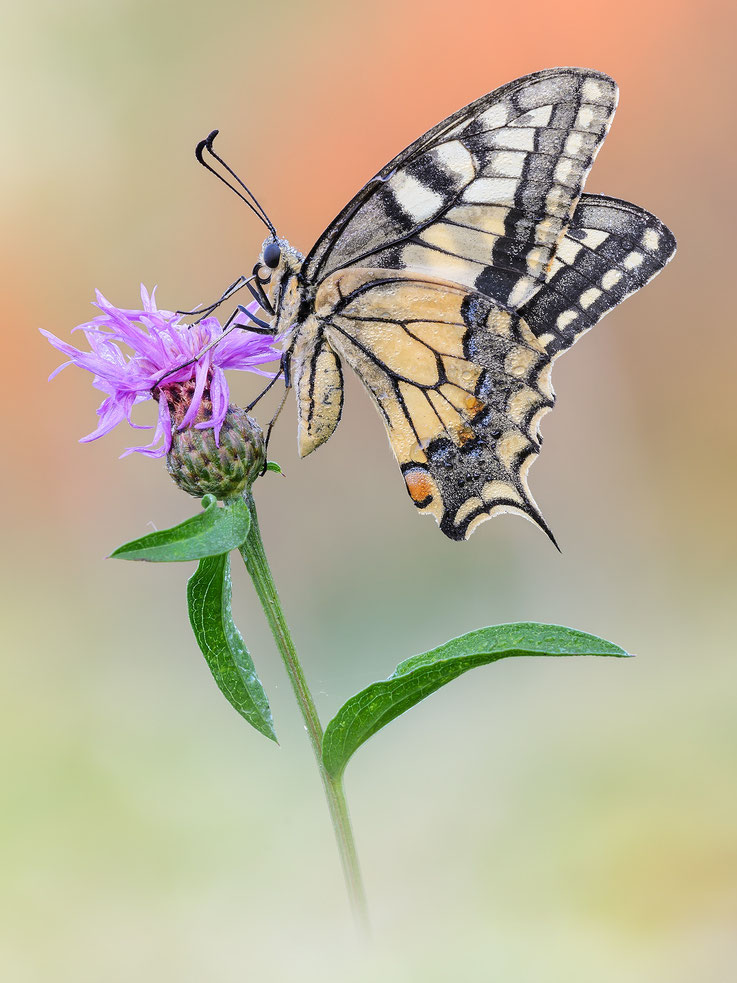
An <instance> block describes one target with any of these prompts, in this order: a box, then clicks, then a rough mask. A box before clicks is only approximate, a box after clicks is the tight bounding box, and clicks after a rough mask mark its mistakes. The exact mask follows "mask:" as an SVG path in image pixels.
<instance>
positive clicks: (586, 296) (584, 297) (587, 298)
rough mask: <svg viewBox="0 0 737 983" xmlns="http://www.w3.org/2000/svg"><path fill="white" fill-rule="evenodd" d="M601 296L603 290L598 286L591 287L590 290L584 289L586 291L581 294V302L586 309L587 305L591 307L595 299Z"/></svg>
mask: <svg viewBox="0 0 737 983" xmlns="http://www.w3.org/2000/svg"><path fill="white" fill-rule="evenodd" d="M599 297H601V290H599V288H598V287H589V289H588V290H584V292H583V293H582V294H581V299H580V300H579V304H580V305H581V307H583V308H584V309H585V308H587V307H591V305H592V304H593V303H594V301H595V300H598V299H599Z"/></svg>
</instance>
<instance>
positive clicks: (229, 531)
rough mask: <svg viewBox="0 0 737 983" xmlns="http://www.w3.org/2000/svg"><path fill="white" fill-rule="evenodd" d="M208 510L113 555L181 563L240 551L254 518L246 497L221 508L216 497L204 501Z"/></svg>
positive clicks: (112, 555) (117, 557)
mask: <svg viewBox="0 0 737 983" xmlns="http://www.w3.org/2000/svg"><path fill="white" fill-rule="evenodd" d="M202 505H203V508H204V511H202V512H200V513H198V514H197V515H193V516H192V518H190V519H185V521H184V522H180V524H179V525H178V526H173V527H172V528H171V529H161V530H158V531H157V532H152V533H149V534H148V535H147V536H142V537H141V538H140V539H134V540H132V541H131V542H130V543H125V544H124V545H123V546H119V547H118V548H117V549H116V550H115V551H114V552H113V553H111V554H110V556H111V557H114V558H115V559H118V560H148V561H149V562H150V563H181V562H184V561H187V560H201V559H202V558H203V557H206V556H219V555H220V554H221V553H228V552H229V551H230V550H233V549H238V547H239V546H241V545H242V544H243V543H244V542H245V541H246V537H247V536H248V530H249V529H250V528H251V515H250V513H249V511H248V506H247V505H246V503H245V501H244V500H243V499H242V498H236V499H234V500H233V501H231V502H228V503H227V504H226V505H223V506H222V507H220V506H219V505H218V503H217V500H216V499H215V498H214V496H212V495H206V496H205V497H204V498H203V499H202Z"/></svg>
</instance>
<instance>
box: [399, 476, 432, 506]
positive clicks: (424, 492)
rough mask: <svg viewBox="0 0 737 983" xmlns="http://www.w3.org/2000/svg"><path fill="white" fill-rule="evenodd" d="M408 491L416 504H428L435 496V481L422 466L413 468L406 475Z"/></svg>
mask: <svg viewBox="0 0 737 983" xmlns="http://www.w3.org/2000/svg"><path fill="white" fill-rule="evenodd" d="M404 480H405V482H406V484H407V491H408V492H409V495H410V498H411V499H412V501H413V502H414V503H415V505H428V504H429V503H430V502H431V501H432V497H433V483H432V479H431V478H430V475H429V474H428V473H427V472H426V471H423V470H422V469H421V468H413V469H412V470H411V471H407V472H406V473H405V475H404Z"/></svg>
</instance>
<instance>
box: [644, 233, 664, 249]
mask: <svg viewBox="0 0 737 983" xmlns="http://www.w3.org/2000/svg"><path fill="white" fill-rule="evenodd" d="M642 244H643V246H644V247H645V249H649V250H651V251H654V250H656V249H657V248H658V246H659V245H660V235H659V233H658V232H656V231H655V229H645V232H644V234H643V236H642Z"/></svg>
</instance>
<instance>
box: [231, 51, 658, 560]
mask: <svg viewBox="0 0 737 983" xmlns="http://www.w3.org/2000/svg"><path fill="white" fill-rule="evenodd" d="M616 105H617V86H616V84H615V82H614V81H613V80H612V79H611V78H609V77H608V76H607V75H604V74H602V73H600V72H596V71H592V70H588V69H583V68H553V69H548V70H544V71H540V72H535V73H533V74H532V75H527V76H525V77H524V78H520V79H517V80H516V81H514V82H510V83H508V84H507V85H504V86H502V87H501V88H499V89H496V90H495V91H493V92H491V93H489V94H488V95H485V96H482V97H481V98H480V99H477V100H476V101H475V102H472V103H471V104H470V105H468V106H466V107H465V108H463V109H460V110H459V111H458V112H456V113H454V114H453V115H452V116H449V117H448V118H447V119H445V120H443V121H442V122H441V123H438V125H437V126H435V127H433V128H432V129H431V130H429V131H428V132H427V133H425V134H424V136H421V137H420V138H419V139H418V140H415V142H414V143H412V144H410V146H409V147H407V148H406V149H405V150H403V151H402V152H401V153H400V154H399V155H398V156H397V157H395V158H394V159H393V160H391V161H390V162H389V163H388V164H387V165H386V166H385V167H384V168H382V169H381V170H380V171H379V173H378V174H377V175H376V176H375V177H374V178H372V179H371V180H370V181H369V182H368V183H367V184H366V185H364V187H363V188H361V190H360V191H359V192H358V194H357V195H356V196H355V197H354V198H353V199H352V200H351V201H350V202H349V203H348V204H347V205H346V206H345V208H344V209H343V210H342V211H341V212H340V214H339V215H338V216H337V217H336V218H335V219H334V220H333V222H331V224H330V225H329V226H328V228H327V229H326V230H325V232H323V234H322V235H321V236H320V237H319V239H318V240H317V242H316V243H315V245H314V246H313V247H312V249H311V250H310V251H309V253H308V254H307V256H306V257H304V256H302V255H301V254H300V253H299V252H298V251H297V250H295V249H294V248H293V247H292V246H291V245H290V244H289V243H288V242H287V240H286V239H283V238H280V237H279V236H277V234H276V231H275V229H274V228H273V226H272V225H271V223H270V221H269V220H268V218H267V220H266V221H267V224H268V226H269V228H270V232H271V234H270V235H269V237H268V238H267V239H266V241H265V242H264V245H263V248H262V252H261V256H260V260H259V264H257V266H256V267H255V270H258V269H259V268H260V269H262V270H263V271H265V272H266V274H267V276H266V277H264V278H263V279H262V280H261V281H260V282H262V283H264V290H265V297H264V304H265V306H266V307H267V309H268V310H269V311H270V313H272V314H273V319H272V321H271V322H270V327H271V330H273V331H275V332H276V333H277V334H278V335H280V336H283V337H284V339H285V343H284V358H283V363H282V364H283V367H284V370H285V381H286V382H287V385H288V386H290V385H291V386H292V387H293V388H294V391H295V394H296V399H297V415H298V431H297V439H298V448H299V454H300V456H305V455H307V454H311V453H312V451H314V450H315V449H316V448H317V447H319V446H320V445H321V444H323V443H325V441H326V440H328V438H329V437H330V436H331V434H332V433H333V432H334V430H335V428H336V427H337V425H338V422H339V421H340V416H341V410H342V406H343V365H344V364H345V365H348V366H350V368H351V369H353V371H354V372H355V373H356V374H357V375H358V377H359V379H360V380H361V382H362V383H363V385H364V386H365V387H366V389H367V390H368V392H369V394H370V395H371V397H372V399H373V402H374V404H375V406H376V408H377V409H378V411H379V414H380V416H381V418H382V420H383V421H384V425H385V427H386V430H387V433H388V436H389V441H390V443H391V446H392V449H393V451H394V454H395V456H396V459H397V462H398V464H399V467H400V469H401V472H402V475H403V478H404V482H405V485H406V488H407V491H408V492H409V495H410V498H411V499H412V501H413V502H414V504H415V506H416V507H417V509H418V510H419V512H420V513H421V514H423V515H432V516H434V517H435V519H436V521H437V522H438V524H439V526H440V529H441V530H442V532H443V533H444V534H445V535H446V536H448V537H449V538H450V539H453V540H464V539H468V538H469V536H470V535H471V533H472V532H473V531H474V529H475V528H476V527H477V526H478V525H479V524H480V523H481V522H483V521H484V520H486V519H488V518H490V517H491V516H494V515H498V514H499V513H503V512H512V513H518V514H521V515H523V516H525V517H526V518H528V519H531V520H532V521H533V522H535V523H537V524H538V525H539V526H540V527H541V528H542V529H543V530H544V531H545V532H546V533H547V534H548V535H549V536H550V538H551V539H552V540H553V542H555V540H554V538H553V536H552V533H551V531H550V529H549V528H548V526H547V523H546V522H545V519H544V518H543V516H542V514H541V512H540V510H539V508H538V506H537V505H536V503H535V501H534V499H533V497H532V495H531V493H530V490H529V486H528V471H529V468H530V465H531V464H532V462H533V461H534V460H535V458H536V456H537V454H538V453H539V451H540V445H541V439H542V438H541V437H540V433H539V428H540V421H541V419H542V417H543V416H544V415H545V414H546V413H547V412H549V411H550V410H551V409H552V407H553V403H554V399H555V396H554V393H553V388H552V385H551V368H552V364H553V362H554V361H555V359H556V358H558V356H559V355H561V354H562V353H563V352H565V351H567V350H568V349H569V348H570V347H571V345H573V343H574V342H575V341H576V340H577V339H578V338H579V337H580V336H581V335H582V334H584V333H585V332H586V331H588V330H589V329H590V328H591V327H593V325H594V324H596V322H597V321H599V320H600V319H601V318H602V317H603V316H604V315H605V314H606V313H608V312H609V311H610V310H612V308H613V307H615V306H616V305H617V304H619V303H620V302H621V301H622V300H624V298H625V297H627V296H629V295H630V294H631V293H634V291H636V290H639V289H640V287H642V286H644V284H645V283H647V282H648V281H649V280H651V279H652V278H653V277H654V276H655V275H656V274H657V273H659V272H660V270H661V269H662V268H663V267H664V266H665V264H666V263H667V262H668V261H669V260H670V259H671V257H672V256H673V254H674V252H675V248H676V243H675V239H674V237H673V235H672V233H671V232H670V231H669V230H668V229H667V228H666V227H665V225H663V223H662V222H660V221H659V220H658V219H657V218H655V216H653V215H651V214H650V213H649V212H646V211H645V210H644V209H642V208H639V207H638V206H637V205H632V204H630V203H628V202H626V201H621V200H619V199H617V198H610V197H607V196H604V195H594V194H582V189H583V184H584V181H585V179H586V175H587V174H588V172H589V169H590V168H591V165H592V163H593V160H594V157H595V156H596V154H597V152H598V150H599V148H600V146H601V144H602V142H603V140H604V137H605V136H606V134H607V132H608V130H609V127H610V124H611V121H612V117H613V115H614V111H615V108H616ZM218 159H219V160H220V158H218ZM226 166H227V165H226ZM231 173H233V172H232V171H231ZM257 204H258V203H257ZM259 207H260V206H259ZM264 214H265V213H264ZM267 281H268V282H267Z"/></svg>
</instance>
